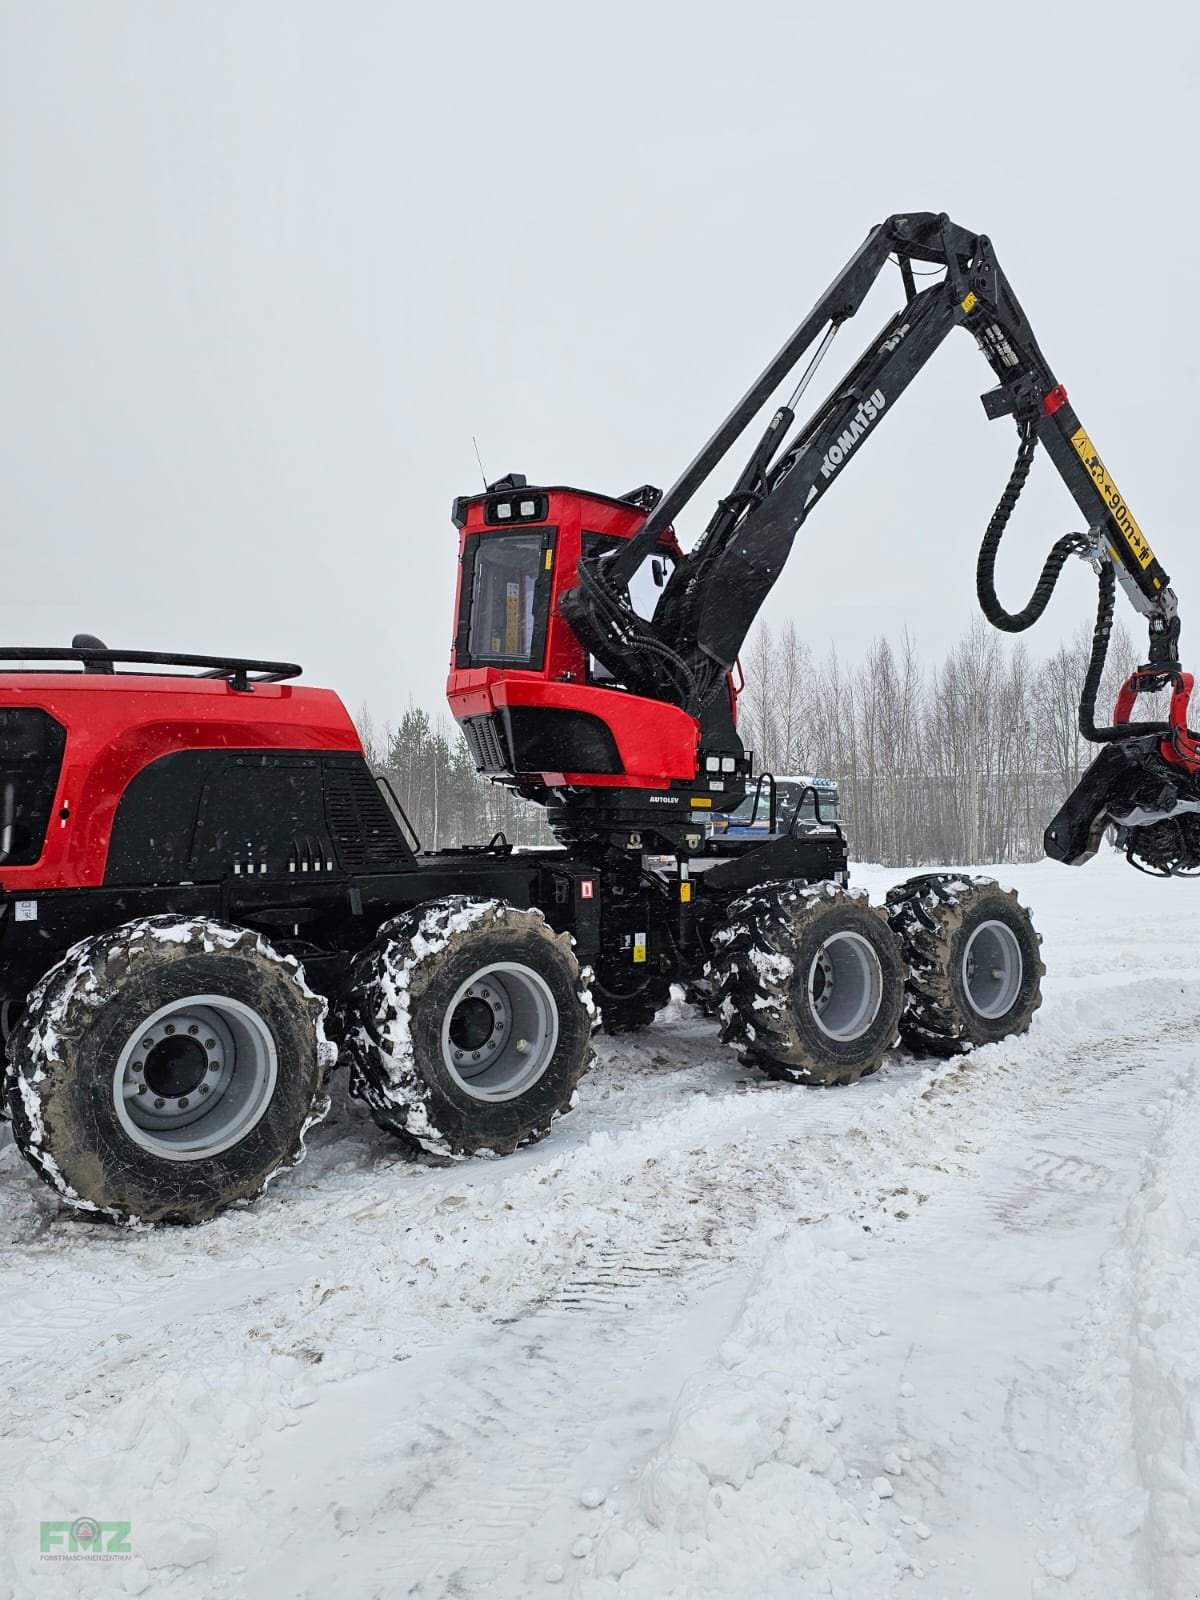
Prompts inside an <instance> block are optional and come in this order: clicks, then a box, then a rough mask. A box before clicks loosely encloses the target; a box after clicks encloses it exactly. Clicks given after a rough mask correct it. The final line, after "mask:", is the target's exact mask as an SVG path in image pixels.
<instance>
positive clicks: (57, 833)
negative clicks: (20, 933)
mask: <svg viewBox="0 0 1200 1600" xmlns="http://www.w3.org/2000/svg"><path fill="white" fill-rule="evenodd" d="M0 706H37V707H39V708H40V709H41V710H43V711H46V712H48V713H49V714H50V715H51V716H52V717H54V718H55V720H56V721H58V722H60V723H61V724H62V725H63V727H64V728H65V729H66V730H67V742H66V750H65V752H64V755H63V765H62V773H61V774H60V777H59V784H58V791H57V793H56V795H55V799H54V806H53V809H52V810H51V813H50V826H49V828H48V830H47V833H46V844H45V848H44V849H43V851H42V855H41V858H40V860H38V861H37V862H35V863H34V864H33V865H32V866H28V867H2V868H0V880H2V883H3V887H4V888H5V889H7V890H9V891H16V892H18V893H20V892H29V891H32V890H36V889H73V888H89V887H92V886H94V885H98V884H101V883H103V881H104V867H105V862H106V860H107V858H108V844H109V838H110V835H111V831H112V821H113V816H114V814H115V812H116V809H117V802H118V801H119V800H120V798H121V795H122V794H123V793H124V791H125V788H126V786H127V784H128V783H129V781H130V779H131V778H133V777H134V776H135V774H136V773H138V772H140V771H141V770H142V768H143V767H145V766H147V765H148V764H149V763H150V762H151V761H154V760H156V759H157V758H158V757H159V756H164V755H169V754H171V753H172V752H174V751H176V750H223V749H241V750H271V749H286V750H328V751H334V752H338V753H345V752H351V753H358V752H360V751H361V749H362V746H361V745H360V743H359V739H358V734H357V733H356V732H355V729H354V724H353V723H352V722H351V720H350V717H349V715H348V713H347V711H346V708H345V707H344V706H343V705H342V702H341V701H340V700H339V699H338V697H337V695H336V694H334V693H332V691H331V690H328V689H297V688H293V687H292V685H291V684H258V685H256V686H255V689H254V692H253V693H252V694H239V693H238V692H237V691H236V690H234V689H231V688H230V687H229V685H228V684H227V683H226V682H225V681H224V680H222V679H206V678H181V677H161V678H154V677H142V676H140V675H139V676H134V675H133V674H126V673H114V674H113V675H111V676H109V675H106V674H100V673H96V674H83V673H78V672H73V673H66V672H61V673H52V672H47V673H31V672H29V673H27V672H22V673H0ZM64 810H65V811H66V812H67V813H68V814H67V816H66V817H63V816H62V812H63V811H64Z"/></svg>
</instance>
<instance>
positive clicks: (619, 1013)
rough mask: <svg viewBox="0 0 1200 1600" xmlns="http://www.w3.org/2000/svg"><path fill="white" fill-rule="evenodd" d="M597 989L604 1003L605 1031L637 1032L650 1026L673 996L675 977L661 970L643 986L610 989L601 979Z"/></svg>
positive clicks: (596, 983)
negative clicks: (664, 973) (659, 973)
mask: <svg viewBox="0 0 1200 1600" xmlns="http://www.w3.org/2000/svg"><path fill="white" fill-rule="evenodd" d="M593 992H594V994H595V997H596V1000H597V1001H598V1002H599V1006H600V1026H601V1027H602V1028H603V1029H604V1031H605V1033H636V1032H637V1030H638V1029H639V1028H648V1027H649V1026H650V1024H651V1023H652V1022H653V1021H654V1019H655V1017H656V1016H657V1015H658V1013H659V1012H660V1011H661V1010H662V1008H663V1007H664V1006H665V1005H666V1004H667V1002H668V1001H669V1000H670V998H671V980H670V979H669V978H663V977H659V975H658V974H657V973H655V974H653V975H652V976H650V977H648V978H647V979H646V981H645V983H644V984H643V985H642V986H641V988H640V989H633V990H625V991H621V990H612V989H608V988H606V987H605V986H604V984H602V983H601V982H600V980H599V979H598V978H597V979H596V981H595V983H594V984H593Z"/></svg>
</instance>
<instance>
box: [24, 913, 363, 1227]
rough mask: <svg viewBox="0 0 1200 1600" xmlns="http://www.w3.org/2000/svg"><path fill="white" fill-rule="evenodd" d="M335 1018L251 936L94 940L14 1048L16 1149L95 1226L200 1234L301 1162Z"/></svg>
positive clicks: (155, 927) (39, 995) (171, 921)
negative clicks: (329, 1021)
mask: <svg viewBox="0 0 1200 1600" xmlns="http://www.w3.org/2000/svg"><path fill="white" fill-rule="evenodd" d="M326 1009H327V1008H326V1003H325V1001H324V1000H323V999H321V998H320V997H319V996H317V995H315V994H314V993H313V992H312V990H311V989H310V988H309V987H308V985H307V983H306V982H305V981H304V975H303V973H302V971H301V969H300V967H299V965H298V963H297V962H296V961H295V960H294V959H293V958H292V957H290V956H284V955H281V954H279V952H278V951H276V950H274V949H272V948H271V946H270V945H268V944H267V943H266V942H265V941H264V940H263V939H261V938H260V937H259V936H258V935H257V934H255V933H253V932H251V931H250V930H248V929H246V928H237V927H233V926H230V925H227V924H225V923H220V922H213V921H209V920H205V919H200V918H195V919H189V920H180V919H179V918H176V917H165V916H164V917H148V918H144V919H141V920H139V921H137V922H129V923H126V924H124V925H123V926H122V927H119V928H116V929H114V930H113V931H112V932H111V933H105V934H101V935H98V936H96V937H94V938H90V939H85V940H84V941H83V942H82V943H81V944H77V945H75V946H74V947H73V948H72V949H71V950H69V951H68V952H67V954H66V955H65V956H64V957H63V958H62V960H61V961H60V962H59V963H58V964H57V965H56V966H54V967H52V968H51V969H50V971H49V972H48V973H47V974H46V975H45V977H44V978H43V979H42V980H41V982H40V983H39V984H38V986H37V988H36V989H35V990H34V991H33V993H32V994H31V995H30V997H29V1003H28V1006H27V1008H26V1010H25V1012H24V1014H23V1015H22V1017H21V1019H20V1021H19V1023H18V1024H17V1026H16V1028H15V1030H14V1031H13V1034H12V1036H11V1038H10V1039H9V1042H8V1070H7V1076H6V1083H5V1089H6V1099H7V1103H8V1109H9V1114H10V1116H11V1118H12V1124H13V1137H14V1139H15V1140H16V1143H17V1146H18V1148H19V1149H20V1151H21V1153H22V1155H23V1156H24V1157H25V1159H26V1160H27V1161H28V1162H29V1163H30V1165H31V1166H32V1167H33V1168H34V1169H35V1171H36V1172H37V1173H38V1174H39V1176H40V1177H42V1178H43V1179H44V1180H45V1181H46V1182H47V1183H49V1184H50V1185H51V1187H52V1188H54V1189H55V1190H57V1191H58V1193H59V1194H60V1195H61V1196H62V1198H63V1199H64V1200H65V1201H67V1203H68V1204H70V1205H72V1206H74V1207H76V1208H78V1209H80V1210H83V1211H88V1212H91V1213H94V1214H95V1215H96V1216H97V1217H98V1218H101V1219H103V1220H106V1221H110V1222H116V1223H123V1224H136V1223H155V1222H178V1223H196V1222H205V1221H207V1220H208V1219H209V1218H210V1217H214V1216H216V1215H217V1213H218V1212H220V1211H223V1210H224V1209H225V1207H227V1206H229V1205H231V1204H233V1203H234V1202H235V1201H244V1200H249V1199H252V1198H253V1197H254V1196H256V1195H258V1194H261V1193H262V1191H263V1189H265V1188H266V1186H267V1183H268V1182H269V1181H270V1179H271V1178H272V1176H273V1175H274V1174H275V1173H276V1172H278V1171H279V1170H280V1169H281V1168H283V1167H286V1166H293V1165H295V1164H296V1162H298V1161H299V1160H300V1159H301V1158H302V1156H303V1154H304V1136H305V1134H306V1132H307V1131H308V1128H309V1127H310V1126H311V1125H312V1124H313V1123H314V1122H316V1121H319V1120H320V1118H321V1117H323V1116H324V1115H325V1112H326V1110H327V1109H328V1098H327V1096H326V1093H325V1083H326V1079H327V1076H328V1073H329V1069H330V1068H331V1067H332V1065H333V1062H334V1060H335V1058H336V1051H335V1049H334V1047H333V1046H332V1045H331V1044H330V1043H329V1042H328V1040H327V1039H326V1037H325V1031H324V1020H325V1014H326Z"/></svg>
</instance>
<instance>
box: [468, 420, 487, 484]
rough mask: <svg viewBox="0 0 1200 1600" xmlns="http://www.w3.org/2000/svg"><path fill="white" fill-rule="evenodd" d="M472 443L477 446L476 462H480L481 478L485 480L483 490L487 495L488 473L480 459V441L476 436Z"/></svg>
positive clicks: (472, 436) (472, 437) (472, 438)
mask: <svg viewBox="0 0 1200 1600" xmlns="http://www.w3.org/2000/svg"><path fill="white" fill-rule="evenodd" d="M471 443H472V444H473V445H474V446H475V459H476V461H478V462H479V476H480V477H481V478H482V479H483V489H484V493H485V494H486V493H487V473H486V472H485V471H484V470H483V460H482V458H481V457H480V454H479V441H478V439H476V437H475V435H474V434H472V435H471Z"/></svg>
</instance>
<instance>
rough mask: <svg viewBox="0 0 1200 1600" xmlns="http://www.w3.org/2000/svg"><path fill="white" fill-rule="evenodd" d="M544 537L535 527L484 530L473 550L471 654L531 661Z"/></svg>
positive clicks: (522, 662)
mask: <svg viewBox="0 0 1200 1600" xmlns="http://www.w3.org/2000/svg"><path fill="white" fill-rule="evenodd" d="M545 549H546V545H545V540H544V537H543V534H542V532H541V530H539V531H538V532H537V533H533V532H530V533H511V534H489V535H488V536H487V537H486V538H483V539H480V541H479V544H478V547H477V549H476V553H475V569H474V574H473V578H472V585H471V600H470V604H471V622H470V629H469V632H468V635H467V648H468V650H469V651H470V654H471V659H472V660H479V659H486V660H488V661H505V662H509V663H511V664H512V665H513V666H526V667H527V666H530V665H531V664H533V659H532V658H533V655H534V648H535V643H536V640H537V636H538V633H539V631H541V630H539V628H538V600H539V598H540V597H539V593H538V588H539V579H540V578H541V576H542V572H543V569H544V567H545Z"/></svg>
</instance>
